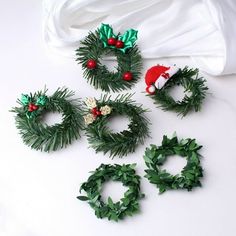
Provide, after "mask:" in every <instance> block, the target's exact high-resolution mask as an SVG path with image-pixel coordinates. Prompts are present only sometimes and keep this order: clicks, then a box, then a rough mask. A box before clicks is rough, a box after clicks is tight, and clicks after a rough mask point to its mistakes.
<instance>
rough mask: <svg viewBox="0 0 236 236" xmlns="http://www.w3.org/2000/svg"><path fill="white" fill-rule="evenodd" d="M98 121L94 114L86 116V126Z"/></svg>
mask: <svg viewBox="0 0 236 236" xmlns="http://www.w3.org/2000/svg"><path fill="white" fill-rule="evenodd" d="M95 120H96V118H95V116H94V115H93V114H90V113H89V114H87V115H86V116H84V122H85V124H86V125H89V124H92V123H93V122H94V121H95Z"/></svg>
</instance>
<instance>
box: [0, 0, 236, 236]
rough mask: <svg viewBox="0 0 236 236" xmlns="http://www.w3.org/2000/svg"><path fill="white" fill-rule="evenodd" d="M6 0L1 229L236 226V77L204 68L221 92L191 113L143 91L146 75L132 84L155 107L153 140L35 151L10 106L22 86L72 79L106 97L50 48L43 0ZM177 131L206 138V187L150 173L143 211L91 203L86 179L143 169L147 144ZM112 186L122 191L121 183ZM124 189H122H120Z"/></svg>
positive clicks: (197, 235) (222, 229)
mask: <svg viewBox="0 0 236 236" xmlns="http://www.w3.org/2000/svg"><path fill="white" fill-rule="evenodd" d="M0 3H1V4H0V6H1V7H0V29H1V35H0V36H1V37H0V42H1V43H0V65H1V70H0V73H1V74H0V80H1V93H0V111H1V115H0V133H1V135H0V145H1V152H0V235H1V236H13V235H14V236H78V235H83V236H92V235H99V236H100V235H109V234H111V233H112V234H113V235H114V236H116V235H117V236H118V235H125V236H126V235H129V236H133V235H135V236H141V235H150V236H154V235H162V236H170V235H175V236H223V235H227V236H234V235H235V233H236V224H235V212H236V204H235V199H236V190H235V187H236V184H235V179H236V159H235V158H236V157H235V143H236V125H235V124H236V104H235V98H236V95H235V87H236V76H228V77H224V78H223V77H217V78H216V77H215V78H213V77H212V78H210V77H209V76H207V75H204V76H206V78H207V81H208V86H209V88H210V92H211V94H209V95H208V97H207V99H206V100H205V103H204V106H203V109H202V112H200V113H195V114H190V115H188V116H187V117H186V118H184V119H181V118H180V117H177V116H176V114H175V113H172V112H163V111H161V110H160V109H158V108H155V106H154V105H153V104H152V101H151V100H150V99H149V98H148V97H146V96H145V94H144V93H142V92H143V91H144V89H145V84H144V81H140V82H139V83H138V84H137V85H136V87H135V88H134V89H133V91H132V92H136V94H135V95H134V99H136V100H137V101H138V102H140V103H143V104H144V106H145V107H147V108H150V109H151V110H152V112H150V113H149V114H148V117H149V118H150V119H151V121H152V126H151V129H152V134H151V135H152V139H148V140H147V142H146V144H145V145H144V146H142V147H139V148H138V149H137V152H136V153H135V154H131V155H129V156H128V157H125V158H123V159H117V158H115V159H113V160H111V159H109V158H108V156H103V154H95V153H94V151H93V150H92V149H88V145H87V141H86V137H84V136H82V138H81V139H80V140H78V141H77V142H74V143H73V145H71V146H69V147H68V148H67V149H64V150H62V151H57V152H54V153H51V154H47V153H41V152H37V151H34V150H30V148H28V147H27V146H25V145H24V144H23V143H22V141H21V138H20V136H19V135H18V131H17V130H16V128H15V125H14V114H12V113H10V112H9V110H10V109H11V107H13V106H15V105H16V99H17V98H19V96H20V94H21V93H29V92H34V91H37V90H39V89H42V88H43V87H44V86H45V85H47V87H48V88H49V92H51V93H52V92H53V91H54V90H56V89H57V88H58V87H61V86H67V87H68V88H70V89H73V90H76V95H77V96H79V97H81V98H85V97H86V96H97V97H99V96H100V91H96V90H94V89H93V88H92V87H90V86H89V85H88V84H87V82H86V81H85V80H84V79H83V77H82V71H81V68H80V66H78V65H77V64H76V63H75V62H74V61H73V60H72V59H65V58H62V57H60V56H58V55H53V54H52V53H50V52H49V51H47V50H45V48H44V45H43V42H42V37H41V30H42V29H41V23H42V22H41V17H42V15H41V14H42V12H41V2H40V1H36V0H21V1H18V0H15V1H13V0H8V1H3V0H1V1H0ZM157 62H161V63H165V62H169V63H170V62H172V63H178V64H179V65H185V64H188V63H190V61H189V60H187V59H181V60H177V59H176V60H173V59H172V60H168V61H167V60H160V61H146V62H145V64H144V71H145V70H146V69H147V68H148V67H150V66H151V65H153V64H156V63H157ZM189 65H191V64H189ZM118 126H119V128H121V126H122V125H121V124H118ZM174 131H176V132H177V134H178V136H179V137H186V138H187V137H191V138H196V139H197V141H198V143H200V144H202V145H203V146H204V147H203V149H202V151H201V154H202V155H203V156H204V158H203V160H202V166H203V168H204V170H205V177H204V179H203V180H202V184H203V187H202V188H197V189H195V190H194V191H193V192H190V193H189V192H185V191H168V192H166V193H165V194H163V195H161V196H160V195H158V193H157V189H156V188H155V187H154V186H153V185H151V184H149V183H148V181H147V180H146V179H145V178H142V190H143V192H145V194H146V198H145V199H144V200H142V201H141V202H140V204H141V213H140V214H137V215H135V216H133V217H128V218H126V220H124V221H121V222H119V223H113V222H109V221H107V220H106V219H103V220H99V219H97V218H96V217H95V215H94V212H93V210H92V209H91V208H90V207H89V206H88V205H87V204H86V203H85V202H80V201H78V200H77V199H76V196H78V194H79V186H80V183H82V182H83V181H85V180H86V179H87V178H88V176H89V173H88V172H89V171H91V170H94V169H95V168H96V167H98V166H99V165H100V164H101V163H137V172H138V174H140V175H141V176H143V175H144V169H145V166H144V162H143V160H142V155H143V152H144V150H145V147H146V146H148V145H149V144H150V143H155V144H160V142H161V139H162V136H163V135H164V134H168V135H172V133H173V132H174ZM170 162H171V160H170ZM173 163H174V159H173V162H172V168H174V169H175V168H176V166H174V165H173ZM175 163H176V162H175ZM177 164H178V166H179V165H180V162H178V163H177ZM179 167H180V166H179ZM113 187H114V186H113ZM109 189H110V190H109V191H112V187H111V186H110V188H109ZM114 191H115V190H114ZM105 194H106V195H107V194H108V193H107V192H106V193H105ZM116 194H118V193H117V191H115V193H113V195H112V196H114V197H116V196H115V195H116Z"/></svg>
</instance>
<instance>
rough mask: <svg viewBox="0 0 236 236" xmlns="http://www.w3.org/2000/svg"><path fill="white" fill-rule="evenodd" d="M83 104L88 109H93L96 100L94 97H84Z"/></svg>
mask: <svg viewBox="0 0 236 236" xmlns="http://www.w3.org/2000/svg"><path fill="white" fill-rule="evenodd" d="M85 104H86V105H87V107H88V108H89V109H93V108H95V107H96V106H97V101H96V100H95V99H94V98H86V99H85Z"/></svg>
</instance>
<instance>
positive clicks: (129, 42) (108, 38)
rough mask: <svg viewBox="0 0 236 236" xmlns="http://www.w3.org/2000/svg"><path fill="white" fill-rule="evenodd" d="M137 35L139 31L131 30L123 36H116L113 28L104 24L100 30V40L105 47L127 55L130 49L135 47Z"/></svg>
mask: <svg viewBox="0 0 236 236" xmlns="http://www.w3.org/2000/svg"><path fill="white" fill-rule="evenodd" d="M137 34H138V31H137V30H134V29H129V30H127V31H126V32H125V33H124V34H123V35H119V34H118V35H115V34H114V33H113V29H112V27H111V26H110V25H108V24H102V26H101V28H100V29H99V35H100V39H101V40H102V42H103V45H104V47H110V48H116V49H118V50H120V51H122V52H123V53H125V52H126V50H127V49H128V48H132V47H133V46H134V43H135V41H136V40H137Z"/></svg>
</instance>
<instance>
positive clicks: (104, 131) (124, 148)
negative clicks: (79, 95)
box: [84, 94, 149, 157]
mask: <svg viewBox="0 0 236 236" xmlns="http://www.w3.org/2000/svg"><path fill="white" fill-rule="evenodd" d="M131 96H132V95H131V94H126V95H119V96H117V97H116V99H115V100H111V97H110V96H107V95H105V96H102V97H101V99H100V100H98V101H97V100H95V99H94V98H88V99H86V100H85V104H86V106H87V108H86V111H85V114H84V120H85V124H86V125H87V126H86V127H85V131H86V135H87V138H88V142H89V144H90V146H91V147H92V148H94V149H95V150H96V152H100V151H102V152H103V153H104V154H106V153H108V152H110V157H114V156H119V157H123V156H126V155H127V154H128V153H130V152H134V151H135V149H136V147H137V145H138V144H143V142H144V139H145V138H146V137H148V136H149V129H148V124H149V120H148V119H147V118H146V117H145V112H146V111H147V110H145V109H143V108H142V106H141V105H137V104H135V102H134V101H132V100H131V99H130V98H131ZM117 114H119V115H124V116H127V117H128V118H129V119H130V124H129V125H128V129H127V130H124V131H122V132H118V133H113V132H112V131H111V130H110V129H109V128H108V127H107V126H106V124H107V123H108V122H109V118H110V117H111V116H115V115H117Z"/></svg>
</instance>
